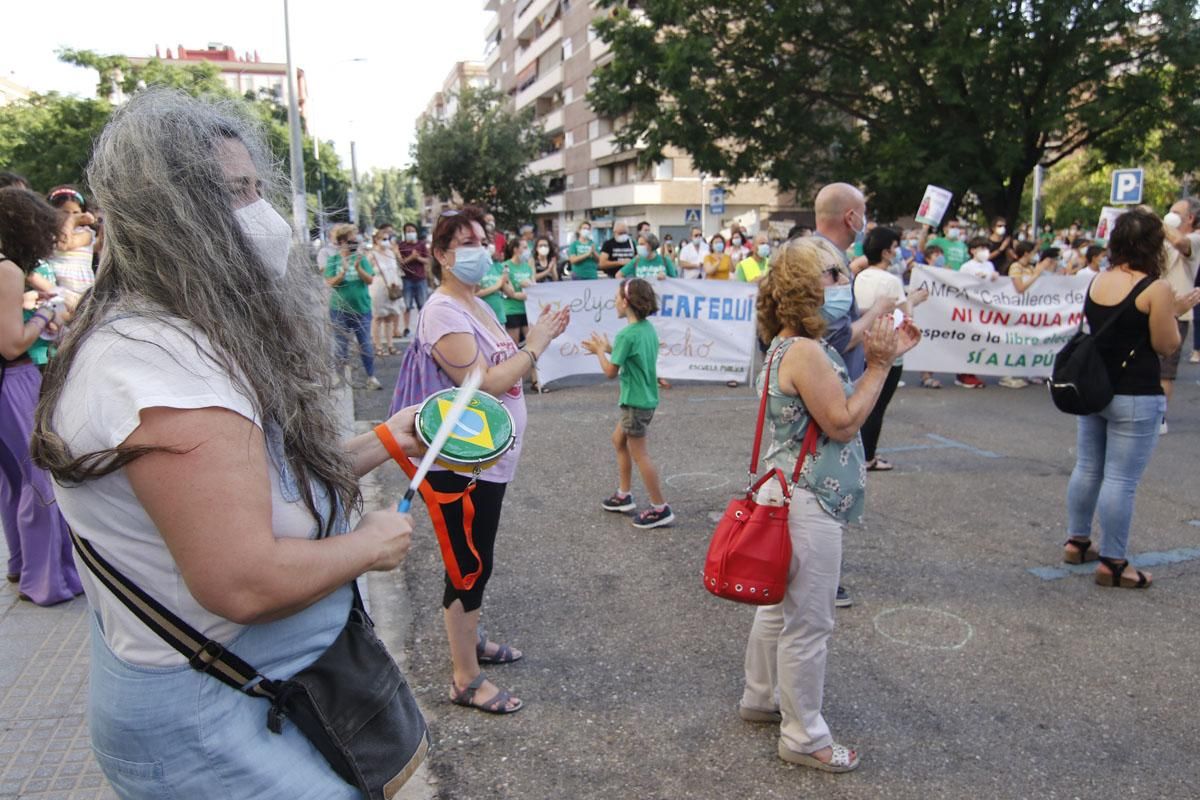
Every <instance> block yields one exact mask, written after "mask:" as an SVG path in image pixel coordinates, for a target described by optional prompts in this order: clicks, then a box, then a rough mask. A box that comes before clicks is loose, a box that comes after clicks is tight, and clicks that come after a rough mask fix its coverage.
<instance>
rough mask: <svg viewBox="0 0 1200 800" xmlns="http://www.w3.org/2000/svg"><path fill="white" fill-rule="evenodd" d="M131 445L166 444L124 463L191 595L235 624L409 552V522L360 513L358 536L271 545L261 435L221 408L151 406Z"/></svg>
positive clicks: (286, 607) (272, 616) (290, 606)
mask: <svg viewBox="0 0 1200 800" xmlns="http://www.w3.org/2000/svg"><path fill="white" fill-rule="evenodd" d="M125 444H127V445H157V446H167V447H171V448H174V449H175V450H177V451H179V452H177V453H161V452H158V453H150V454H148V455H145V456H142V457H141V458H139V459H137V460H135V461H133V462H131V463H130V464H129V466H127V467H126V473H127V475H128V477H129V483H130V485H131V486H132V487H133V491H134V493H135V494H136V495H137V498H138V501H139V502H140V503H141V504H142V506H143V507H144V508H145V509H146V513H147V514H149V516H150V519H151V520H153V522H154V524H155V526H156V527H157V528H158V530H159V533H161V534H162V537H163V540H164V541H165V542H166V545H167V548H168V549H169V550H170V551H171V556H172V557H173V558H174V560H175V563H176V564H177V565H178V567H179V571H180V574H181V575H182V576H183V580H184V583H186V584H187V587H188V591H190V592H191V593H192V595H193V596H194V597H195V598H196V600H197V601H198V602H199V603H200V605H202V606H204V608H206V609H208V610H209V611H211V612H212V613H214V614H217V615H219V616H221V617H224V618H226V619H229V620H232V621H233V622H237V623H240V624H255V623H261V622H269V621H271V620H276V619H282V618H283V617H286V616H289V615H291V614H294V613H295V612H297V611H299V610H300V609H303V608H307V607H308V606H310V605H312V604H313V603H315V602H317V601H318V600H320V599H321V598H323V597H325V596H327V595H329V594H330V593H332V592H333V591H334V590H336V589H338V588H339V587H341V586H344V585H346V584H347V583H348V582H350V581H351V580H353V579H355V578H357V577H358V576H359V575H361V574H362V573H364V572H367V571H369V570H389V569H392V568H393V567H395V566H396V565H397V564H399V563H400V561H401V560H402V559H403V558H404V556H405V554H406V553H407V551H408V546H409V542H410V535H411V531H412V520H411V518H410V517H408V516H407V515H400V514H396V513H395V512H392V511H372V512H370V513H368V514H365V515H364V516H363V518H362V521H361V522H359V524H358V527H356V528H355V529H354V531H352V532H350V533H348V534H345V535H343V536H333V537H329V538H325V539H289V538H283V539H277V538H275V536H274V533H273V531H272V529H271V485H270V478H269V469H268V466H267V464H268V459H267V451H266V446H265V443H264V440H263V435H262V431H261V430H259V429H258V428H257V427H256V426H255V425H254V424H253V423H252V422H250V420H248V419H246V418H245V417H242V416H240V415H239V414H236V413H235V412H233V411H229V410H227V409H223V408H203V409H192V410H179V409H172V408H149V409H145V410H144V411H142V414H141V424H140V425H139V426H138V427H137V428H136V429H135V430H134V432H133V433H132V434H130V436H129V438H128V439H126V440H125Z"/></svg>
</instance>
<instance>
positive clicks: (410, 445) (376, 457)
mask: <svg viewBox="0 0 1200 800" xmlns="http://www.w3.org/2000/svg"><path fill="white" fill-rule="evenodd" d="M416 412H417V406H412V407H411V408H402V409H400V410H399V411H397V412H396V413H395V414H393V415H392V416H391V418H390V419H388V421H387V426H388V428H389V429H390V430H391V432H392V436H393V437H395V439H396V443H397V444H399V445H400V448H401V449H402V450H403V451H404V453H405V454H406V455H410V456H419V455H421V453H423V452H424V450H425V446H424V445H423V444H421V441H420V440H419V439H418V438H417V432H416V428H415V427H414V420H415V419H416ZM343 447H344V448H345V450H346V455H347V456H349V458H350V463H351V464H352V465H353V467H354V474H355V475H357V476H358V477H360V478H361V477H362V476H363V475H366V474H367V473H368V472H370V471H371V470H373V469H375V468H376V467H378V466H380V465H381V464H385V463H387V462H388V461H391V460H392V457H391V456H390V455H389V454H388V451H387V448H385V447H384V446H383V442H381V441H379V437H378V436H376V435H375V433H374V432H371V433H362V434H359V435H358V436H355V437H353V438H351V439H347V440H346V442H345V444H344V445H343Z"/></svg>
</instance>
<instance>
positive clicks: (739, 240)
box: [729, 236, 742, 247]
mask: <svg viewBox="0 0 1200 800" xmlns="http://www.w3.org/2000/svg"><path fill="white" fill-rule="evenodd" d="M729 241H731V242H732V243H733V246H734V247H741V246H742V237H740V236H734V237H733V238H732V239H730V240H729Z"/></svg>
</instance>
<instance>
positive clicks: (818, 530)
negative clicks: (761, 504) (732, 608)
mask: <svg viewBox="0 0 1200 800" xmlns="http://www.w3.org/2000/svg"><path fill="white" fill-rule="evenodd" d="M841 266H842V262H841V257H840V255H839V254H838V253H837V252H836V251H834V250H832V249H831V248H826V247H822V246H821V244H820V243H819V242H817V241H815V240H813V239H799V240H795V241H791V242H788V243H787V244H785V245H784V246H783V248H782V249H781V250H779V251H778V253H776V255H775V258H774V259H773V261H772V264H771V269H770V271H769V272H768V273H767V275H766V277H765V278H764V279H763V281H762V283H761V284H760V288H759V293H758V329H759V336H760V337H762V338H763V339H764V340H766V339H770V340H772V341H771V348H770V350H769V351H768V352H767V364H768V369H767V370H764V371H763V374H762V375H761V376H760V378H759V391H766V392H768V393H769V394H768V401H767V418H768V420H769V422H770V429H769V430H770V432H769V434H768V436H769V439H768V443H767V444H768V446H767V454H766V457H765V460H766V462H767V467H768V468H770V467H779V468H780V469H782V470H783V471H784V472H785V473H787V474H788V475H790V474H791V473H792V469H793V467H794V465H795V463H796V459H797V458H798V457H799V456H800V450H801V444H802V442H803V441H804V436H805V432H806V430H807V428H808V425H809V424H810V422H815V423H816V424H817V425H818V426H819V427H820V430H821V435H820V436H819V437H818V440H817V448H816V452H815V453H814V454H813V455H811V456H809V458H808V459H807V463H805V465H804V468H803V470H802V472H801V475H800V481H799V482H798V483H797V485H796V486H795V487H794V490H793V494H792V501H791V509H790V511H789V513H788V529H789V532H790V533H791V538H792V563H791V568H790V570H789V573H788V589H787V594H786V595H785V597H784V599H783V602H781V603H779V604H777V605H773V606H760V607H759V608H758V610H757V612H756V614H755V617H754V626H753V628H752V629H751V631H750V641H749V643H748V644H747V646H746V664H745V667H746V686H745V690H744V692H743V694H742V699H741V703H740V704H739V706H738V713H739V714H740V715H741V717H742V718H743V719H745V720H748V721H752V722H775V723H779V731H780V735H779V749H778V752H779V757H780V758H782V759H783V760H784V761H789V762H791V763H794V764H802V765H804V766H808V767H813V768H815V769H819V770H823V771H826V772H849V771H850V770H852V769H855V768H856V767H857V766H858V754H857V753H856V752H855V751H854V750H851V749H850V748H847V747H845V746H843V745H840V744H836V743H835V742H834V741H833V737H832V736H831V735H830V733H829V726H828V725H827V724H826V723H825V719H824V717H822V716H821V700H822V696H823V694H824V689H825V657H826V651H827V647H828V641H829V635H830V634H831V633H832V632H833V608H834V605H833V604H834V595H835V593H836V592H837V585H838V578H839V573H840V572H841V561H842V528H843V526H844V525H845V524H846V523H847V522H854V521H856V520H858V519H859V518H860V517H861V516H862V509H863V497H864V493H865V489H866V482H867V471H866V463H865V461H864V459H863V447H862V441H861V439H860V438H859V433H858V432H859V429H860V428H861V427H862V425H863V423H864V422H866V420H867V416H868V415H869V414H870V413H871V409H872V408H873V407H874V405H875V401H876V399H878V397H879V393H880V391H881V390H882V388H883V384H884V381H885V380H886V379H887V374H888V370H889V369H891V365H892V360H893V359H895V358H896V357H897V356H898V355H900V354H902V353H904V352H906V351H908V350H910V349H912V348H913V347H914V346H915V345H916V344H917V342H918V341H919V340H920V331H918V330H917V329H916V328H915V327H913V326H912V324H911V323H906V325H905V326H904V327H902V328H900V329H899V330H896V329H894V328H893V324H892V320H891V318H890V317H888V318H882V319H880V320H878V321H877V322H876V323H875V325H874V327H873V328H872V329H871V330H870V332H869V333H868V335H867V345H866V349H867V369H866V372H865V373H864V374H863V376H862V377H861V378H860V379H859V381H858V383H857V384H854V383H852V382H851V381H850V377H849V374H848V373H847V371H846V365H845V363H844V362H843V361H842V357H841V356H839V355H838V353H837V351H836V350H835V349H834V348H833V347H831V346H830V345H828V344H826V343H825V342H824V341H822V340H821V336H822V335H823V334H824V332H825V321H824V320H823V319H822V317H821V305H822V304H823V303H824V302H825V287H826V286H827V285H832V284H833V283H834V282H836V280H837V279H836V277H835V275H834V273H835V271H836V270H837V269H839V268H841Z"/></svg>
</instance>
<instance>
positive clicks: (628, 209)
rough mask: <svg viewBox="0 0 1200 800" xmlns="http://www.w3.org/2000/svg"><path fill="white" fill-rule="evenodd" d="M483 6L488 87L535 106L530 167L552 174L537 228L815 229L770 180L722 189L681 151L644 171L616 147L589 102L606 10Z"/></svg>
mask: <svg viewBox="0 0 1200 800" xmlns="http://www.w3.org/2000/svg"><path fill="white" fill-rule="evenodd" d="M484 9H485V10H487V11H490V12H493V16H492V19H491V21H490V23H489V26H488V29H487V32H486V34H485V39H486V45H485V50H484V66H485V68H486V70H487V74H488V76H489V77H490V79H491V81H492V84H493V85H494V86H496V87H497V88H498V89H500V91H502V92H503V93H505V94H507V95H508V96H509V97H511V98H512V102H513V105H514V107H515V108H516V109H518V110H520V109H524V108H530V107H532V108H533V109H534V113H535V118H536V120H537V121H538V123H539V124H541V125H542V126H543V128H544V129H545V131H546V133H547V144H546V150H545V152H544V153H543V155H542V157H541V158H539V159H538V160H537V161H534V162H533V163H532V164H531V165H530V168H531V169H532V170H534V171H545V172H548V173H550V174H551V178H550V188H551V194H550V197H549V198H548V199H547V202H546V204H545V205H544V206H543V207H542V208H541V209H539V210H538V212H537V214H536V218H535V223H536V225H537V228H538V230H539V231H542V232H546V233H549V234H551V235H552V236H555V237H557V239H558V240H559V241H560V242H564V243H565V242H566V241H568V240H569V238H570V236H571V234H572V232H573V231H574V230H575V228H576V227H577V226H578V225H579V223H580V222H583V221H584V220H587V221H590V222H591V223H592V227H593V228H594V229H596V231H597V232H598V233H599V234H601V236H602V237H603V236H607V235H608V232H609V230H611V227H612V224H613V223H614V222H616V221H618V220H621V221H625V222H633V223H636V222H638V221H641V220H648V221H649V222H650V223H651V225H652V226H653V228H654V230H655V231H656V232H657V233H658V234H659V235H660V236H662V235H665V234H667V233H670V234H673V235H674V237H675V239H676V240H677V241H678V240H680V239H682V238H683V236H684V235H686V233H687V230H688V228H689V227H690V226H691V225H693V224H700V225H702V226H703V228H704V231H705V234H706V235H710V236H711V235H712V234H713V233H716V232H717V231H718V230H722V229H724V228H728V227H729V225H730V224H732V223H733V222H735V221H737V222H740V223H742V224H743V225H747V226H748V227H750V228H751V229H757V228H758V227H759V226H760V224H761V225H762V227H763V228H766V227H767V225H768V222H769V219H771V218H774V220H775V224H774V225H773V226H772V227H773V228H774V229H775V230H782V229H786V227H790V225H791V224H792V223H794V222H796V221H804V220H807V221H808V223H809V224H811V219H812V215H811V212H808V213H804V212H802V211H801V210H800V209H798V208H796V207H795V205H794V200H793V198H792V197H791V196H790V195H781V194H780V193H779V192H778V191H777V188H776V186H775V185H774V184H773V183H771V182H765V181H762V182H745V183H742V184H741V185H739V186H737V187H729V188H726V187H724V186H722V184H721V182H720V181H719V180H712V179H711V178H709V177H707V176H702V175H701V174H700V173H698V172H697V170H696V169H695V167H694V166H693V164H692V163H691V160H690V159H689V158H688V157H687V155H686V154H684V153H681V152H669V153H668V154H667V157H666V158H665V159H663V160H662V161H661V162H659V163H658V164H655V165H653V166H652V167H649V168H642V167H640V166H639V165H638V162H637V157H638V151H637V149H625V150H622V149H619V148H618V147H617V145H616V144H615V142H614V135H613V132H614V121H613V120H611V119H608V118H605V117H601V116H598V115H597V114H596V113H595V112H594V111H593V110H592V109H591V107H590V106H589V105H588V103H587V101H586V96H587V93H588V89H589V87H590V82H591V79H592V73H593V71H594V70H595V69H596V68H597V67H599V66H601V65H603V64H604V63H605V62H606V61H607V60H608V59H609V58H611V54H610V53H608V51H607V46H606V45H605V43H604V42H602V41H601V40H600V39H599V38H598V37H597V36H596V33H595V30H594V29H593V28H592V22H593V21H594V20H595V18H596V16H597V15H598V14H600V13H602V11H601V10H600V9H597V8H596V7H595V5H594V4H593V3H591V2H589V1H588V0H484ZM713 190H718V196H717V197H713ZM714 200H719V201H720V202H718V203H716V204H715V205H714V203H713V202H712V201H714Z"/></svg>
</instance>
